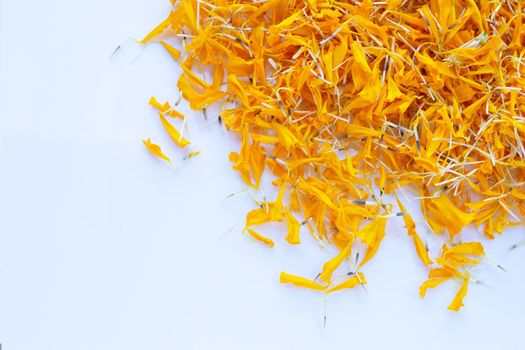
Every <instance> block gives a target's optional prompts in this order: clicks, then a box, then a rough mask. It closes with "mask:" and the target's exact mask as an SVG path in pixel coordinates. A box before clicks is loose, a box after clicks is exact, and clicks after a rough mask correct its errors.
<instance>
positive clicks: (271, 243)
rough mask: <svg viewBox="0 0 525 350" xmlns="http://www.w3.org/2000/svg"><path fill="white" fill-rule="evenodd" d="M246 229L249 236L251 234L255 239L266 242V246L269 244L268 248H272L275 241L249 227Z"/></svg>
mask: <svg viewBox="0 0 525 350" xmlns="http://www.w3.org/2000/svg"><path fill="white" fill-rule="evenodd" d="M246 231H248V233H249V234H250V236H252V237H253V238H255V239H256V240H258V241H260V242H262V243H264V244H266V245H267V246H269V247H270V248H273V247H274V245H275V243H274V241H272V240H271V239H270V238H268V237H264V236H263V235H261V234H259V233H257V232H255V231H254V230H252V229H250V228H247V229H246Z"/></svg>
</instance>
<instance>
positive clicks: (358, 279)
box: [326, 272, 366, 293]
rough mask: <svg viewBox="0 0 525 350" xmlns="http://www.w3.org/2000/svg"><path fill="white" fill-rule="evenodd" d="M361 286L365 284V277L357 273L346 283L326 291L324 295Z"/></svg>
mask: <svg viewBox="0 0 525 350" xmlns="http://www.w3.org/2000/svg"><path fill="white" fill-rule="evenodd" d="M362 284H366V279H365V275H363V274H362V273H361V272H358V273H357V274H356V275H353V276H352V277H350V278H349V279H347V280H346V281H344V282H341V283H339V284H338V285H336V286H334V287H332V288H330V289H328V290H327V291H326V293H332V292H337V291H339V290H342V289H350V288H354V287H356V286H358V285H362Z"/></svg>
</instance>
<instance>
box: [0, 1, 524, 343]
mask: <svg viewBox="0 0 525 350" xmlns="http://www.w3.org/2000/svg"><path fill="white" fill-rule="evenodd" d="M167 3H168V1H167V0H166V1H160V0H159V1H157V0H155V1H152V0H136V1H124V0H113V1H102V0H98V1H96V0H94V1H88V2H80V1H66V0H48V1H37V0H28V1H16V0H0V84H1V85H0V118H1V119H0V169H1V170H0V343H2V344H3V349H5V350H26V349H27V350H30V349H39V350H48V349H53V350H70V349H75V350H81V349H90V350H92V349H103V350H106V349H107V350H115V349H128V350H135V349H137V350H138V349H155V350H163V349H320V348H337V349H359V350H363V349H394V348H403V349H438V348H439V349H441V348H446V349H457V348H460V347H462V348H464V349H478V350H481V349H501V348H505V349H522V348H523V339H522V337H521V334H522V328H523V324H524V321H525V298H524V295H525V266H524V265H523V261H524V259H525V248H521V249H516V250H515V251H513V252H512V253H510V254H506V253H505V252H506V251H507V249H508V247H509V246H511V245H512V244H513V243H516V242H519V241H521V240H523V238H524V235H523V228H516V229H515V230H513V231H512V232H511V231H509V232H508V233H506V234H505V235H504V236H503V237H498V239H497V240H496V241H495V242H492V243H491V244H489V245H488V246H487V250H488V252H489V256H490V257H491V258H492V259H493V260H494V261H496V262H498V263H500V264H502V265H503V266H505V267H506V268H507V269H508V270H509V273H502V272H500V271H498V270H497V269H493V268H488V269H487V270H486V271H484V272H483V274H482V275H481V276H480V278H481V279H482V280H483V281H484V282H486V283H491V284H492V285H493V287H485V286H481V285H473V286H472V287H471V288H470V291H469V294H468V296H467V298H466V299H465V304H466V307H465V308H464V309H463V310H462V312H460V313H458V314H456V313H451V312H449V311H447V310H446V305H448V303H449V302H450V300H451V298H452V296H453V294H454V288H453V286H451V285H447V286H442V287H441V288H438V289H436V290H432V291H429V293H428V296H427V298H426V299H423V300H421V299H419V296H418V286H419V284H420V283H421V282H422V281H423V280H424V279H425V274H426V272H425V270H424V268H423V267H422V266H421V264H419V262H418V260H417V257H416V256H415V253H414V250H413V248H412V244H411V242H410V241H409V240H408V238H407V237H406V234H405V232H404V230H402V229H401V225H402V223H401V222H400V220H398V221H396V220H392V222H391V223H390V226H389V232H388V235H387V237H386V239H385V241H384V243H383V245H382V247H381V250H380V252H379V254H378V256H377V257H376V258H375V259H374V260H373V261H372V262H371V263H369V264H368V265H367V266H366V268H365V269H364V272H365V274H366V276H367V279H368V281H369V285H368V293H367V294H365V293H364V292H363V290H361V289H356V290H353V291H351V292H342V293H336V294H334V295H332V296H331V297H329V298H328V301H327V316H328V322H327V326H326V328H325V329H324V330H323V328H322V319H323V314H324V307H323V296H322V295H320V294H316V293H313V292H308V291H302V290H298V289H295V288H291V287H287V286H281V285H279V284H278V275H279V272H280V271H281V270H286V271H288V272H291V273H297V274H302V275H306V276H312V277H313V276H314V275H315V272H316V271H317V270H318V269H319V267H320V266H321V263H322V262H323V261H324V260H326V259H327V258H328V257H329V256H330V255H331V252H330V251H329V250H320V249H319V247H318V246H316V245H315V244H309V243H311V240H310V241H309V240H308V238H305V239H304V240H305V244H303V245H301V246H298V247H289V246H288V245H287V244H285V242H284V241H283V239H282V238H279V234H278V233H277V232H276V233H275V234H274V235H273V237H274V238H275V239H276V241H277V243H278V245H277V247H276V248H275V249H273V250H270V249H268V248H266V247H264V246H262V245H261V244H259V243H255V242H253V241H252V240H250V239H249V238H247V237H245V236H242V235H241V233H240V231H239V230H235V231H232V232H231V233H229V234H226V235H225V232H227V231H228V229H229V228H231V227H232V226H233V225H235V224H238V223H241V222H242V218H243V215H244V213H245V212H246V211H247V210H248V209H250V208H251V207H252V205H253V204H252V203H251V201H250V199H249V197H247V196H242V195H241V196H237V197H236V198H234V199H231V200H228V201H224V200H223V199H224V197H226V196H227V195H228V194H230V193H232V192H236V191H238V190H240V189H242V188H243V185H242V183H241V181H240V180H239V178H238V176H237V174H235V173H234V172H233V171H231V169H230V164H229V162H228V160H227V154H228V152H229V150H233V149H236V147H237V143H236V141H235V139H234V138H233V137H231V136H228V135H227V134H226V132H225V131H222V130H220V128H219V126H218V125H217V124H213V125H211V126H209V127H206V128H204V127H203V122H202V116H201V115H200V114H195V118H192V119H191V123H190V128H191V139H192V141H193V143H194V144H195V145H196V148H197V149H201V150H202V151H203V154H202V155H201V156H199V157H197V158H195V159H192V160H191V161H190V162H187V164H185V165H184V166H183V167H182V168H181V169H179V170H177V171H173V169H171V168H169V167H168V166H166V165H165V164H162V163H161V162H160V161H157V160H156V159H154V158H152V157H151V156H149V155H148V154H147V152H146V150H145V149H144V147H143V146H142V144H141V140H142V139H144V138H147V137H151V138H152V140H154V141H156V142H158V143H160V144H162V145H163V146H164V148H165V149H166V151H167V152H168V153H169V154H170V155H171V156H173V157H174V158H177V157H178V156H180V153H179V151H178V150H176V149H175V148H174V147H170V146H169V145H170V144H169V142H168V139H167V137H166V136H165V135H164V133H163V131H162V129H161V126H160V123H159V122H158V119H157V118H156V116H155V113H154V112H153V111H152V109H151V108H149V107H148V106H147V100H148V98H149V97H150V96H151V95H156V96H158V97H159V98H160V99H162V98H168V99H174V98H175V97H176V96H177V94H178V93H177V89H176V86H175V84H176V78H177V72H178V68H177V66H176V64H175V63H173V62H172V61H171V60H170V58H169V57H168V55H167V54H166V53H164V51H163V50H162V49H161V48H159V47H157V46H155V45H153V46H150V47H148V48H147V49H146V50H144V51H143V52H142V54H141V55H140V56H139V57H138V58H137V59H136V60H135V61H133V62H129V61H126V60H122V59H113V60H111V61H110V60H109V56H110V54H111V52H112V51H113V50H114V49H115V47H116V46H117V45H119V44H123V43H124V47H125V49H126V50H133V47H134V46H133V44H132V43H131V44H130V42H128V43H127V44H126V38H131V37H140V36H142V35H143V34H144V33H146V32H147V31H148V30H149V29H150V28H151V27H153V26H154V25H156V24H157V23H158V22H159V21H160V20H162V19H163V18H164V17H165V15H166V13H167V10H168V4H167ZM304 237H306V235H304Z"/></svg>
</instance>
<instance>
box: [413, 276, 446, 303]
mask: <svg viewBox="0 0 525 350" xmlns="http://www.w3.org/2000/svg"><path fill="white" fill-rule="evenodd" d="M449 279H450V277H445V278H433V279H429V280H426V281H425V282H423V284H422V285H421V286H420V287H419V296H420V297H421V298H423V297H425V294H427V289H429V288H435V287H437V286H439V285H440V284H441V283H443V282H445V281H448V280H449Z"/></svg>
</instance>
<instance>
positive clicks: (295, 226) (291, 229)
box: [284, 210, 301, 244]
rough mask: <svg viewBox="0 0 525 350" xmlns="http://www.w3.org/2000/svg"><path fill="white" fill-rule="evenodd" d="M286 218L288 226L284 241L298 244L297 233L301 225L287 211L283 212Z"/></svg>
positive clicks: (299, 241)
mask: <svg viewBox="0 0 525 350" xmlns="http://www.w3.org/2000/svg"><path fill="white" fill-rule="evenodd" d="M284 215H285V217H286V225H287V226H288V234H287V235H286V238H285V239H286V241H287V242H288V243H290V244H299V243H301V239H300V238H299V231H300V229H301V224H300V223H299V221H297V219H296V218H295V217H294V216H293V215H292V213H290V211H289V210H286V211H285V212H284Z"/></svg>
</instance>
